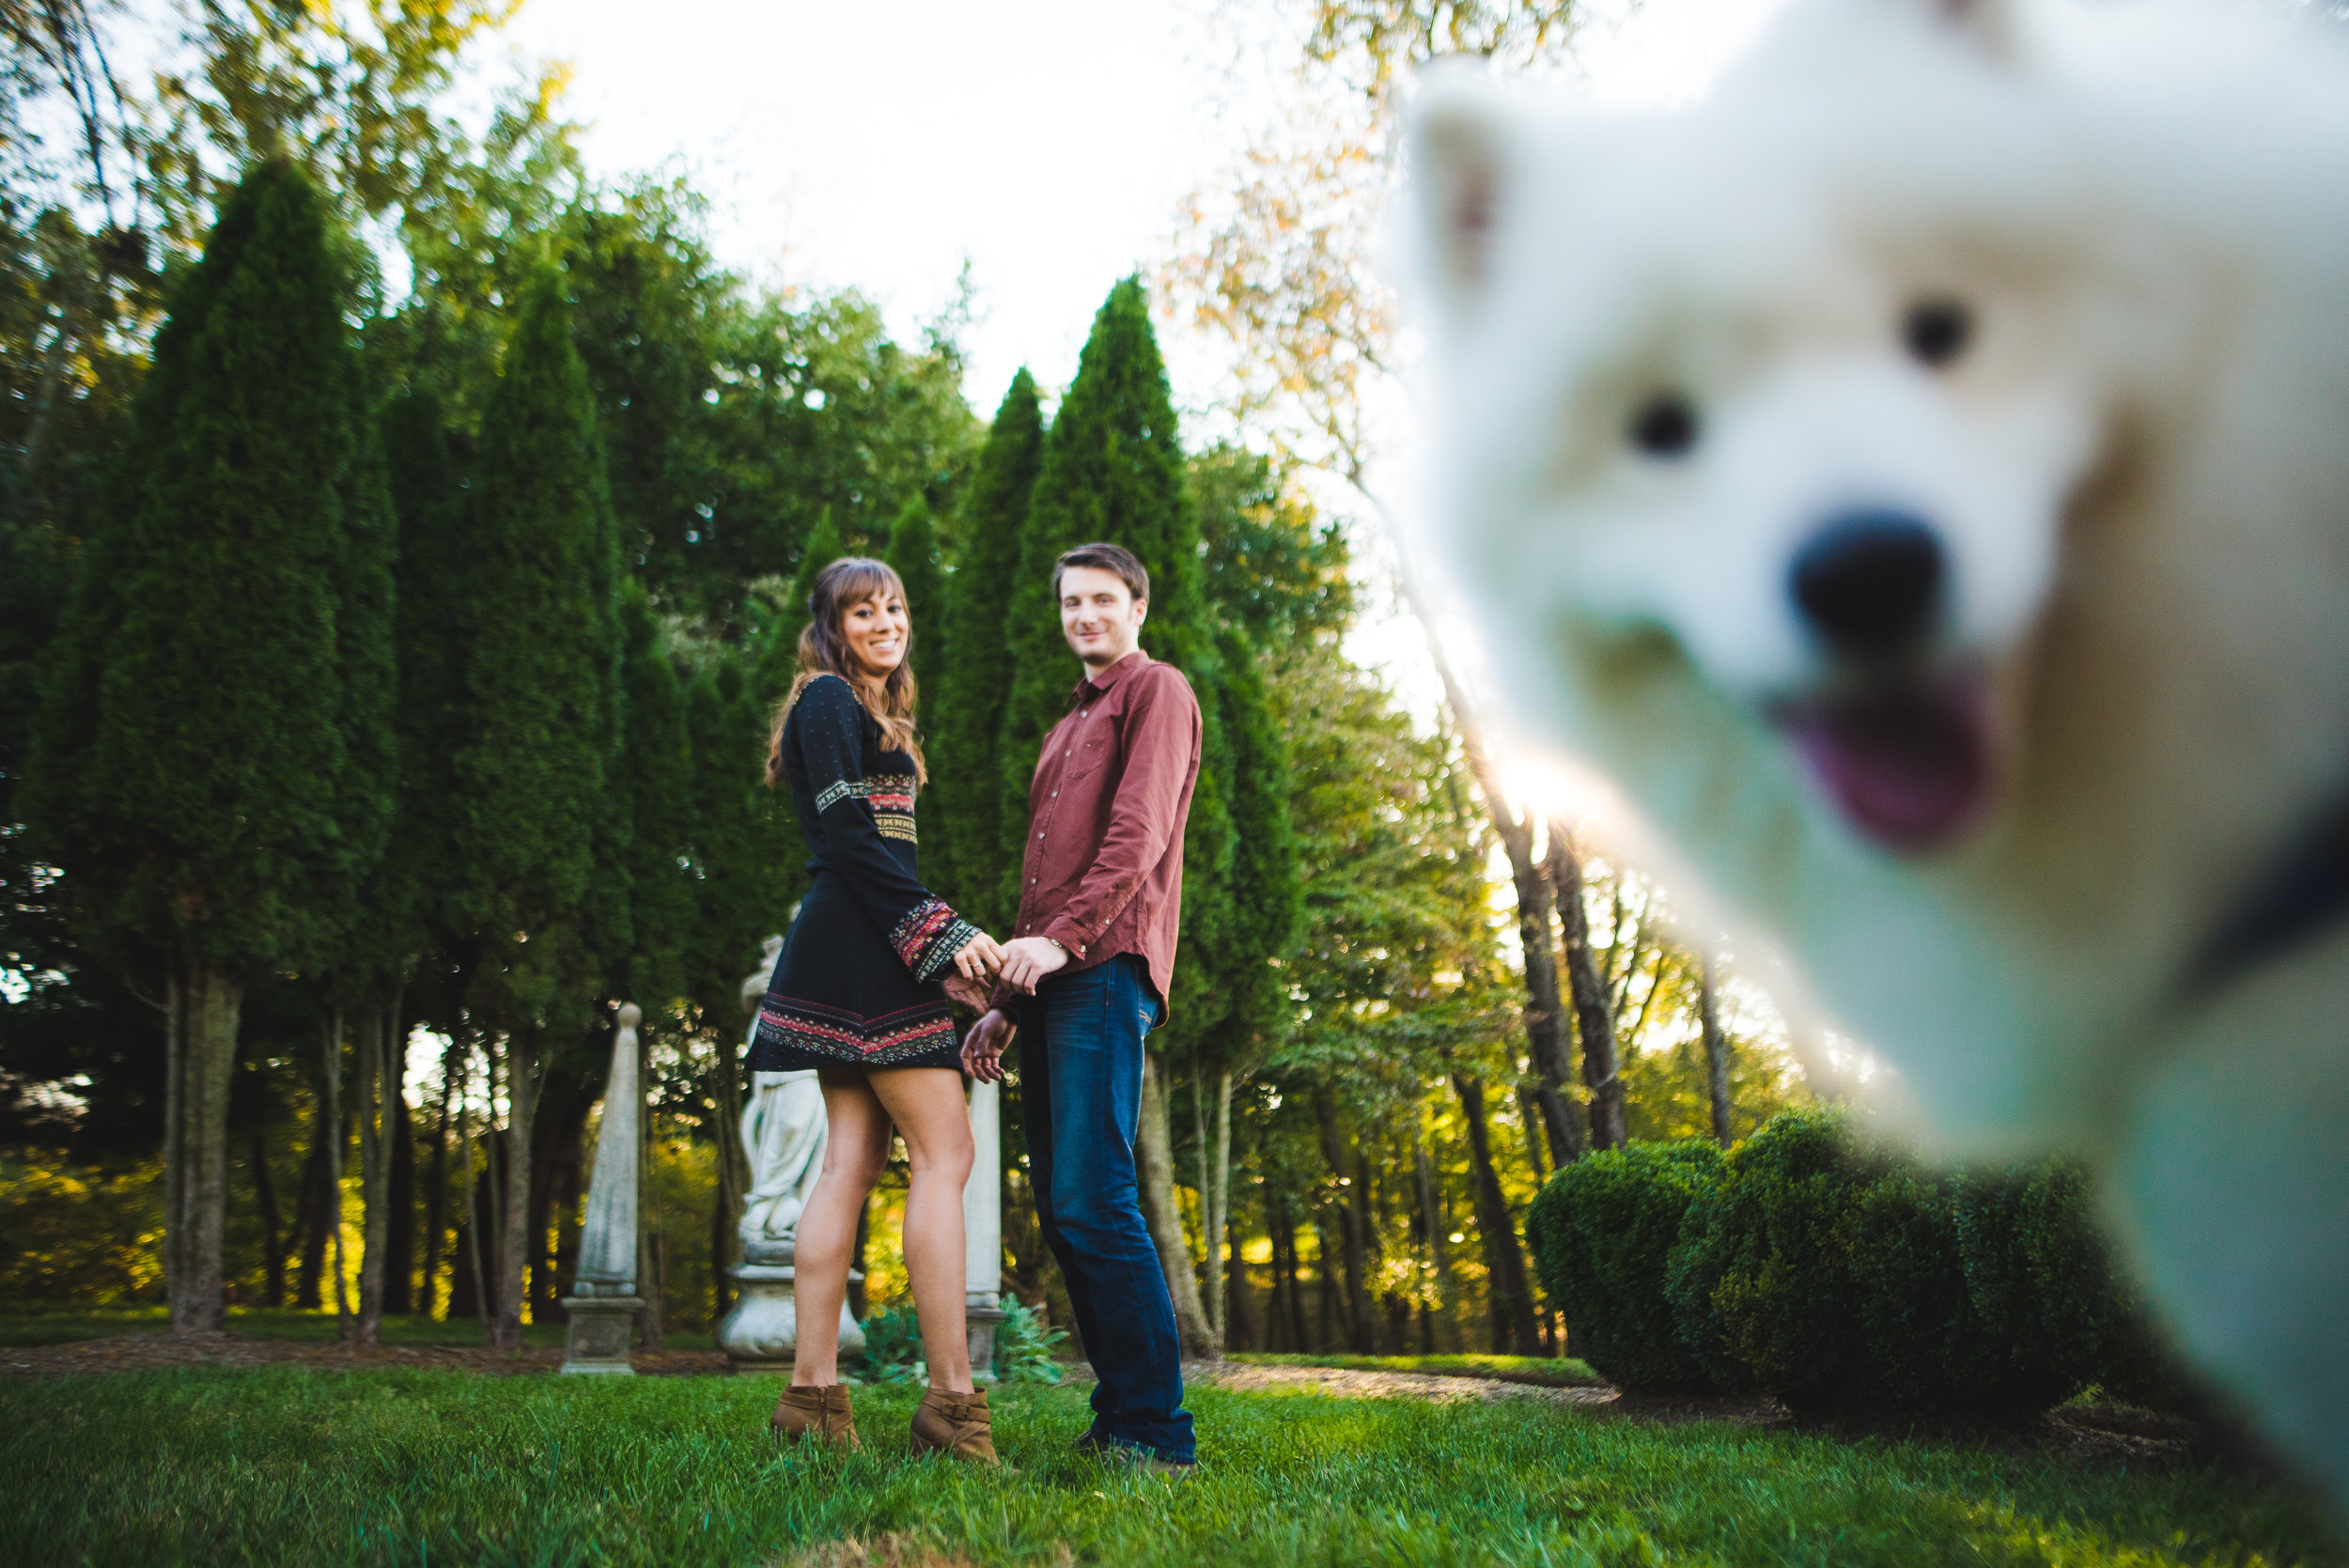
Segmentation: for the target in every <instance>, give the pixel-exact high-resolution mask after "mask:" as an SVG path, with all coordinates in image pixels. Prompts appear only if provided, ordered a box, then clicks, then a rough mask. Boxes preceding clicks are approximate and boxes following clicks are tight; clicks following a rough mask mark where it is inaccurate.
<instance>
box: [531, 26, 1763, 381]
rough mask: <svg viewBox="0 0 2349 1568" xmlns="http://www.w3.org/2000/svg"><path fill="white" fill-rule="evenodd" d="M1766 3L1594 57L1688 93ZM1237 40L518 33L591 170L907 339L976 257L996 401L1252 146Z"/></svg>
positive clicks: (1644, 32) (1616, 39)
mask: <svg viewBox="0 0 2349 1568" xmlns="http://www.w3.org/2000/svg"><path fill="white" fill-rule="evenodd" d="M1771 4H1772V0H1645V3H1644V5H1643V6H1641V8H1639V9H1638V10H1636V11H1635V12H1633V14H1632V15H1631V16H1630V18H1629V19H1628V21H1627V22H1625V23H1621V24H1618V25H1615V26H1610V27H1607V28H1603V29H1601V30H1600V34H1599V36H1596V37H1595V38H1594V39H1592V41H1591V42H1590V43H1589V45H1587V46H1586V50H1585V58H1586V61H1587V63H1588V67H1589V70H1590V72H1591V76H1592V82H1593V87H1594V89H1595V91H1597V92H1599V93H1601V94H1602V95H1604V96H1606V97H1608V98H1610V99H1644V100H1651V101H1653V100H1657V99H1670V98H1674V97H1681V96H1686V95H1687V94H1688V93H1689V92H1691V91H1692V90H1694V88H1695V87H1696V86H1697V85H1701V84H1702V83H1703V81H1704V80H1705V79H1706V77H1707V76H1708V75H1709V74H1710V72H1711V70H1713V69H1714V68H1715V66H1716V65H1717V64H1718V62H1719V59H1720V57H1721V56H1722V55H1723V54H1726V53H1727V52H1729V51H1731V50H1733V49H1734V48H1735V45H1736V44H1737V43H1738V42H1740V41H1742V39H1744V38H1746V37H1747V36H1748V35H1749V34H1750V31H1751V30H1752V27H1753V26H1754V25H1755V24H1756V23H1757V22H1758V21H1759V19H1760V18H1761V16H1762V15H1763V14H1764V13H1765V12H1766V10H1767V9H1768V8H1769V6H1770V5H1771ZM1225 32H1226V29H1223V28H1220V27H1218V26H1217V25H1216V24H1215V23H1213V21H1212V18H1211V14H1210V12H1209V9H1208V7H1207V5H1206V0H1113V3H1104V0H998V3H995V4H972V0H894V3H890V4H876V5H852V6H843V5H838V4H828V5H812V4H808V3H807V0H667V3H666V4H664V5H662V6H661V7H658V8H653V7H647V6H646V5H644V4H643V3H642V0H529V3H528V4H526V5H525V6H524V7H523V8H522V10H521V14H520V15H519V16H518V17H517V18H516V20H515V22H514V23H512V24H511V26H510V27H509V29H508V34H509V38H510V39H511V42H512V45H513V47H515V48H516V49H517V50H519V51H521V53H522V54H524V55H526V56H530V57H544V58H554V59H561V60H567V61H568V62H570V64H571V65H572V66H573V67H574V68H575V70H576V76H575V78H574V82H573V85H572V88H571V94H570V99H569V101H568V110H569V112H570V113H571V114H572V115H574V116H577V117H579V118H581V119H583V120H584V121H586V122H587V123H588V125H589V131H588V134H587V136H586V140H585V147H586V150H587V155H588V158H589V161H590V163H591V165H592V166H593V167H594V168H595V169H596V170H597V171H598V172H599V173H602V174H617V173H622V172H626V171H630V170H636V169H644V168H648V167H651V166H654V165H656V164H660V163H662V162H663V161H665V160H670V159H682V160H683V162H684V164H685V166H686V168H687V169H688V170H689V171H690V172H691V173H692V177H693V181H694V183H695V184H696V186H697V187H698V188H700V189H701V190H703V191H704V192H705V193H707V194H708V195H709V196H710V197H711V198H712V199H713V200H714V202H715V203H716V206H717V210H718V223H717V232H716V239H717V242H718V247H719V251H720V254H721V256H723V259H724V260H725V261H726V262H727V263H728V264H730V265H732V266H734V267H737V268H739V269H741V270H744V271H747V272H753V273H754V274H755V275H759V276H762V277H775V278H780V279H783V280H786V281H791V282H798V283H809V284H816V285H821V286H837V285H854V286H856V287H859V288H862V289H863V290H864V291H865V292H866V293H867V294H869V295H871V296H873V297H874V298H876V299H877V300H879V302H880V303H881V304H882V305H883V306H884V307H885V308H886V309H887V311H888V313H889V316H890V319H891V323H892V326H893V328H894V330H895V331H897V332H899V333H903V334H911V333H912V332H914V331H915V330H917V329H918V324H919V322H920V321H921V320H922V319H923V318H926V317H927V316H929V315H931V314H932V313H934V312H935V311H936V310H937V309H938V308H939V306H940V305H941V304H942V303H944V302H946V301H947V300H948V299H949V298H950V297H951V296H952V293H953V289H954V285H955V279H956V277H957V273H958V272H959V271H960V269H961V267H962V264H963V262H964V260H965V258H966V257H967V258H968V259H969V261H970V263H971V268H972V279H973V281H974V282H975V283H976V284H977V286H978V314H979V318H978V320H977V321H976V322H975V324H974V325H973V327H972V330H971V331H970V333H969V334H967V337H966V342H967V346H968V347H969V349H971V355H972V369H971V380H970V384H969V386H968V387H967V388H966V391H967V393H968V395H969V396H970V398H971V400H972V404H973V405H974V406H975V407H977V408H978V409H979V410H980V411H982V412H983V413H990V412H992V411H993V409H994V405H995V402H996V400H997V398H999V397H1000V396H1002V393H1003V387H1004V386H1005V385H1006V384H1007V383H1008V382H1009V381H1010V380H1011V375H1012V372H1013V371H1014V370H1015V369H1016V368H1018V367H1019V365H1021V364H1023V363H1025V364H1027V365H1030V366H1031V367H1032V368H1033V370H1034V373H1035V375H1036V377H1037V379H1038V380H1041V381H1043V382H1044V383H1045V384H1046V385H1047V386H1059V385H1062V384H1065V383H1066V381H1067V380H1068V379H1069V378H1070V377H1071V376H1073V375H1074V374H1075V372H1076V365H1077V352H1078V349H1080V348H1081V346H1082V345H1083V342H1084V334H1085V331H1086V328H1087V327H1088V325H1089V324H1090V322H1091V320H1092V316H1093V312H1094V310H1095V308H1096V307H1097V305H1098V304H1099V303H1100V301H1101V299H1102V296H1104V295H1105V294H1107V293H1108V292H1109V287H1110V285H1111V284H1112V283H1113V282H1115V281H1116V279H1117V278H1119V277H1120V276H1122V275H1124V274H1125V273H1127V272H1131V271H1133V270H1135V269H1136V268H1137V267H1141V268H1145V269H1146V268H1148V267H1149V266H1150V265H1152V264H1153V263H1154V262H1155V261H1156V260H1157V259H1158V258H1159V257H1160V256H1163V255H1164V254H1166V252H1167V250H1168V248H1169V245H1170V241H1171V239H1172V236H1173V233H1174V225H1175V212H1176V206H1177V203H1178V202H1179V201H1180V200H1181V198H1182V197H1183V195H1184V194H1186V193H1187V192H1189V191H1190V190H1192V189H1194V188H1195V187H1197V186H1198V185H1199V184H1200V183H1201V182H1202V181H1204V180H1206V179H1211V178H1212V177H1213V176H1214V175H1215V174H1216V173H1217V172H1218V170H1219V169H1220V168H1221V167H1222V166H1223V165H1224V164H1225V163H1226V162H1227V161H1228V160H1229V158H1230V156H1231V154H1232V153H1233V151H1234V149H1235V148H1236V147H1237V145H1238V143H1239V141H1240V139H1241V137H1242V135H1243V134H1244V132H1245V129H1246V123H1245V122H1246V121H1247V120H1248V119H1250V118H1251V117H1252V113H1251V111H1252V107H1253V106H1252V104H1251V103H1249V102H1248V101H1246V100H1244V99H1243V100H1242V101H1238V102H1237V103H1232V104H1230V105H1229V106H1228V108H1224V107H1222V105H1223V103H1224V101H1225V100H1227V99H1228V98H1229V96H1230V86H1229V78H1228V76H1227V74H1226V72H1225V71H1224V70H1223V69H1222V65H1223V60H1224V56H1225V54H1228V46H1229V42H1230V40H1229V39H1228V37H1226V36H1224V34H1225ZM1220 50H1221V51H1222V52H1223V53H1221V54H1220V53H1219V51H1220ZM1169 348H1170V356H1171V357H1172V358H1174V359H1175V360H1176V361H1177V365H1178V368H1177V374H1178V376H1179V375H1180V374H1181V369H1180V365H1181V363H1182V362H1183V361H1184V360H1185V359H1186V358H1187V357H1188V356H1185V355H1183V354H1181V353H1180V352H1179V351H1178V350H1177V346H1175V345H1169ZM1176 393H1177V397H1178V400H1179V401H1181V402H1182V403H1184V404H1186V405H1189V406H1191V407H1198V406H1201V405H1202V404H1204V403H1206V402H1207V401H1209V400H1211V393H1210V391H1209V389H1207V388H1204V387H1183V386H1179V385H1178V386H1177V388H1176Z"/></svg>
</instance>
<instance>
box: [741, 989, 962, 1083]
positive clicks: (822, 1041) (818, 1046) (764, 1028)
mask: <svg viewBox="0 0 2349 1568" xmlns="http://www.w3.org/2000/svg"><path fill="white" fill-rule="evenodd" d="M758 1042H759V1044H761V1045H770V1044H772V1045H781V1046H786V1047H789V1048H792V1049H794V1050H802V1051H812V1052H814V1053H815V1054H817V1055H818V1056H827V1057H831V1058H832V1059H833V1060H834V1061H838V1062H847V1063H855V1064H857V1065H860V1066H866V1067H886V1066H888V1065H890V1064H891V1063H895V1062H903V1061H905V1060H906V1059H907V1058H909V1057H915V1056H922V1055H926V1054H927V1053H928V1052H930V1051H934V1050H937V1049H938V1048H940V1047H941V1046H951V1045H953V1044H954V1043H955V1019H954V1012H953V1009H951V1008H950V1007H949V1006H948V1005H947V1004H946V1003H944V1002H942V1001H941V1002H936V1003H933V1004H931V1005H928V1006H925V1007H917V1008H912V1009H910V1010H909V1011H906V1012H903V1013H891V1014H887V1015H885V1016H883V1017H878V1018H860V1017H856V1016H855V1015H854V1014H850V1013H843V1012H841V1011H839V1010H838V1009H836V1008H832V1007H826V1006H824V1005H823V1004H822V1003H821V1002H814V1001H801V1000H800V999H799V998H797V997H786V996H779V995H777V994H776V993H774V992H772V991H770V992H768V993H767V1001H766V1002H765V1004H764V1005H762V1006H761V1007H760V1008H759V1010H758Z"/></svg>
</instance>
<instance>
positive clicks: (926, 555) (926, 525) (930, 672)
mask: <svg viewBox="0 0 2349 1568" xmlns="http://www.w3.org/2000/svg"><path fill="white" fill-rule="evenodd" d="M881 559H882V560H883V561H884V562H886V563H887V564H888V566H889V568H890V569H891V570H892V571H894V572H895V573H896V574H897V579H898V581H899V582H903V583H904V584H905V585H906V616H907V618H908V619H909V620H910V621H911V622H912V624H913V633H914V635H913V675H914V679H915V680H916V682H918V683H921V684H922V685H923V686H924V688H925V690H926V687H927V683H928V682H929V680H930V679H932V678H933V677H934V676H936V675H937V674H938V669H939V650H940V644H941V643H942V642H943V641H944V633H945V622H944V618H943V616H942V615H941V610H942V608H943V606H944V601H945V598H946V586H945V574H944V573H943V572H942V571H941V570H940V569H939V565H938V531H937V529H936V528H935V527H933V526H932V525H931V523H930V509H929V505H928V504H927V503H926V502H924V501H923V500H922V498H921V497H920V496H915V497H914V498H913V499H911V500H910V501H908V502H907V503H906V505H905V509H904V510H903V511H901V512H899V513H898V514H897V521H896V523H895V525H894V527H892V528H891V529H890V531H889V548H888V549H887V550H886V551H882V552H881Z"/></svg>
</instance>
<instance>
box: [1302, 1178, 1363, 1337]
mask: <svg viewBox="0 0 2349 1568" xmlns="http://www.w3.org/2000/svg"><path fill="white" fill-rule="evenodd" d="M1314 1250H1315V1258H1314V1328H1315V1335H1314V1343H1313V1344H1312V1345H1311V1346H1310V1348H1311V1349H1313V1350H1315V1351H1320V1352H1327V1351H1329V1350H1330V1349H1332V1348H1334V1347H1335V1346H1336V1344H1337V1343H1338V1335H1337V1332H1336V1327H1337V1318H1338V1304H1339V1296H1338V1281H1337V1273H1336V1270H1334V1269H1332V1268H1331V1267H1330V1259H1331V1258H1332V1257H1334V1256H1336V1255H1337V1253H1338V1252H1339V1251H1340V1250H1342V1249H1339V1248H1334V1247H1331V1246H1330V1216H1329V1211H1328V1210H1327V1209H1326V1208H1324V1209H1316V1210H1315V1211H1314ZM1346 1343H1348V1344H1351V1343H1354V1335H1353V1332H1352V1330H1351V1329H1350V1328H1349V1329H1348V1330H1347V1332H1346Z"/></svg>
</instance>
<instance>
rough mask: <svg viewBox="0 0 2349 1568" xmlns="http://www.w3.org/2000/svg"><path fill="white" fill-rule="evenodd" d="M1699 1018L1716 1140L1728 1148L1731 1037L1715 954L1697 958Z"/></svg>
mask: <svg viewBox="0 0 2349 1568" xmlns="http://www.w3.org/2000/svg"><path fill="white" fill-rule="evenodd" d="M1697 963H1698V965H1699V966H1700V967H1699V969H1698V970H1697V1019H1698V1022H1699V1024H1700V1025H1701V1026H1702V1027H1703V1032H1704V1081H1705V1086H1706V1087H1707V1089H1709V1090H1710V1091H1711V1095H1712V1101H1713V1141H1714V1142H1716V1143H1719V1145H1720V1146H1721V1147H1722V1148H1724V1149H1726V1148H1728V1147H1729V1037H1728V1036H1727V1035H1725V1034H1723V1033H1722V1032H1721V1009H1720V999H1719V997H1717V996H1716V995H1715V994H1714V991H1713V955H1712V954H1711V953H1709V952H1708V953H1705V954H1704V955H1702V956H1701V957H1699V958H1698V960H1697Z"/></svg>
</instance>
